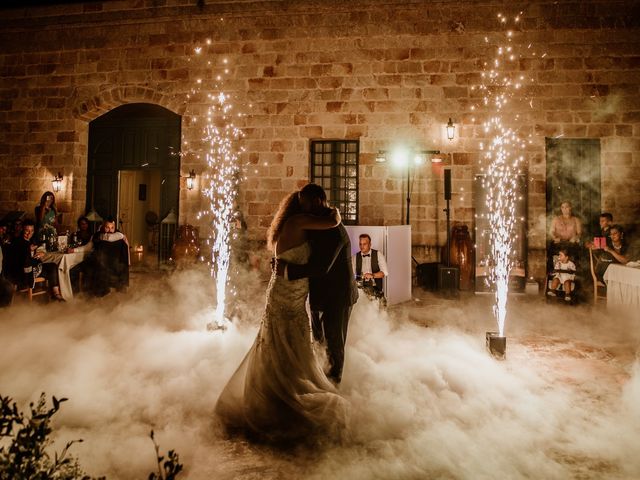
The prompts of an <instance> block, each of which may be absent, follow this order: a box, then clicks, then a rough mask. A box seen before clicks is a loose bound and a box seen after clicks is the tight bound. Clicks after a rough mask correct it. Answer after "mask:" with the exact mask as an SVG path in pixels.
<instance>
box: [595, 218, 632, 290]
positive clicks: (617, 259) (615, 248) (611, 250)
mask: <svg viewBox="0 0 640 480" xmlns="http://www.w3.org/2000/svg"><path fill="white" fill-rule="evenodd" d="M609 232H610V236H611V246H609V245H607V246H606V247H605V248H604V249H603V252H602V253H601V254H600V255H598V257H597V262H596V265H595V270H596V275H597V276H598V278H600V279H603V278H604V272H606V271H607V268H609V265H611V264H612V263H621V264H622V265H625V264H626V263H627V262H628V261H629V259H628V258H627V251H628V249H629V246H628V245H627V242H626V241H625V239H624V229H623V228H622V227H621V226H620V225H611V228H610V230H609Z"/></svg>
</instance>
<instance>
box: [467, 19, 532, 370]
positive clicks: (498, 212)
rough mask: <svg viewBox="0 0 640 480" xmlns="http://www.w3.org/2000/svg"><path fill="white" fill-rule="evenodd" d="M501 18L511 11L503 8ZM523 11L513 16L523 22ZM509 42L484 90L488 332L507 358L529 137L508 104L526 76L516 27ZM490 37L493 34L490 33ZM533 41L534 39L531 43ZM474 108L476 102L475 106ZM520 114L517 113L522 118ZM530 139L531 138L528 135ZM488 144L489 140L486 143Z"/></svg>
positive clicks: (490, 343) (488, 70)
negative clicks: (520, 185) (492, 328)
mask: <svg viewBox="0 0 640 480" xmlns="http://www.w3.org/2000/svg"><path fill="white" fill-rule="evenodd" d="M498 20H499V21H500V22H501V23H502V24H506V23H507V17H505V16H504V15H502V14H498ZM519 20H520V17H519V16H517V17H515V19H514V23H516V24H517V23H518V22H519ZM506 37H507V41H506V44H505V45H501V46H498V47H497V51H496V56H495V58H494V59H493V60H492V61H491V62H490V63H489V62H487V63H485V70H484V72H483V73H482V83H481V85H480V86H479V90H480V92H481V94H482V106H483V107H484V110H485V111H486V112H487V118H486V120H485V121H484V123H483V127H484V133H485V136H486V137H487V138H489V143H488V145H487V148H486V149H485V151H486V153H485V159H486V164H485V167H484V168H483V173H484V174H485V175H484V183H483V187H484V189H485V191H486V192H488V193H487V207H488V211H489V214H488V216H489V223H490V225H491V227H492V228H491V231H490V233H489V244H490V253H489V258H488V259H487V265H489V266H490V273H489V277H488V281H489V283H490V284H491V285H492V286H493V288H494V289H495V304H494V306H493V314H494V317H495V318H496V322H497V325H498V331H497V332H487V334H486V342H487V348H488V349H489V351H490V352H491V353H492V354H493V355H494V356H496V357H499V358H504V356H505V352H506V337H505V335H504V331H505V320H506V316H507V295H508V293H509V274H510V271H511V268H512V267H513V257H512V249H513V245H514V241H515V239H516V236H515V234H514V226H515V220H516V214H515V205H516V200H517V197H518V191H517V177H518V174H520V173H521V172H520V170H521V166H522V164H523V162H524V155H523V152H524V149H525V147H526V141H524V140H523V139H522V138H521V137H520V136H519V134H518V132H517V130H515V128H514V126H512V124H511V123H510V121H511V119H509V118H507V117H508V112H506V111H505V107H506V106H507V105H508V104H510V102H511V100H513V99H514V96H515V94H516V92H517V91H518V90H520V89H521V88H522V85H523V83H524V81H525V77H524V75H522V73H521V72H519V71H518V68H517V65H518V64H517V62H519V61H520V58H521V57H520V55H519V54H516V53H515V49H514V46H513V44H512V40H513V31H512V30H508V31H507V32H506ZM485 42H486V43H488V42H489V39H488V38H485ZM530 47H531V46H530V45H529V48H530ZM472 109H475V107H472ZM518 119H519V115H517V114H516V115H515V118H514V120H515V121H517V120H518ZM529 141H530V140H529ZM483 148H484V146H483Z"/></svg>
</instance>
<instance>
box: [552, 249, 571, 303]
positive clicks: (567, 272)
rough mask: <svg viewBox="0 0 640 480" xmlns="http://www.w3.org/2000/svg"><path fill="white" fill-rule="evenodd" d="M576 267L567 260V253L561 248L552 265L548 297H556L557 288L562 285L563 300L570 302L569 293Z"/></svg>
mask: <svg viewBox="0 0 640 480" xmlns="http://www.w3.org/2000/svg"><path fill="white" fill-rule="evenodd" d="M575 273H576V265H575V263H573V262H572V261H571V260H570V259H569V252H568V251H567V249H566V248H561V249H560V251H559V252H558V260H557V261H556V262H555V264H554V265H553V281H552V282H551V289H550V290H549V291H548V292H547V294H548V295H557V293H558V287H559V286H560V285H561V284H562V287H563V291H564V299H565V300H566V301H567V302H570V301H571V291H572V290H573V282H574V280H575V278H576V275H575Z"/></svg>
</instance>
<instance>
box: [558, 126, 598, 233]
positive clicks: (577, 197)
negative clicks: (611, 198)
mask: <svg viewBox="0 0 640 480" xmlns="http://www.w3.org/2000/svg"><path fill="white" fill-rule="evenodd" d="M546 147H547V159H546V160H547V191H546V195H547V236H548V235H549V228H550V226H551V219H552V218H553V216H554V215H558V214H559V213H560V204H561V203H562V202H564V201H569V202H571V205H572V207H573V208H572V211H573V214H574V215H576V216H577V217H578V218H580V220H581V221H582V224H583V225H584V230H585V231H584V232H583V235H582V236H583V239H586V238H589V237H592V236H593V234H594V233H595V232H596V231H597V229H598V217H599V216H600V209H601V204H600V198H601V182H600V179H601V175H600V140H599V139H573V138H547V139H546Z"/></svg>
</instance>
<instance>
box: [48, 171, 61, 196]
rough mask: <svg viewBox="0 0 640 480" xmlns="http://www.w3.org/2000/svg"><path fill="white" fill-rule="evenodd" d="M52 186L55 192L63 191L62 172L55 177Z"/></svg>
mask: <svg viewBox="0 0 640 480" xmlns="http://www.w3.org/2000/svg"><path fill="white" fill-rule="evenodd" d="M51 184H52V185H53V191H54V192H56V193H57V192H59V191H60V190H62V174H61V173H60V172H58V174H57V175H56V176H55V177H53V180H52V181H51Z"/></svg>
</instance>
